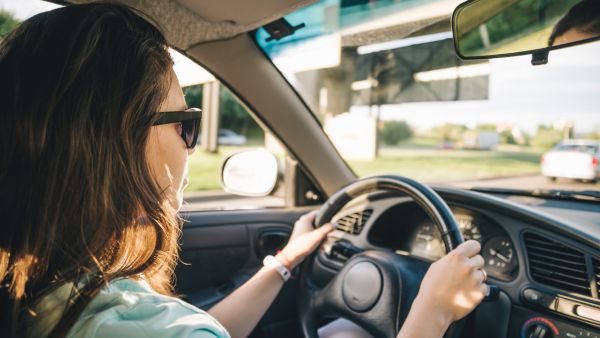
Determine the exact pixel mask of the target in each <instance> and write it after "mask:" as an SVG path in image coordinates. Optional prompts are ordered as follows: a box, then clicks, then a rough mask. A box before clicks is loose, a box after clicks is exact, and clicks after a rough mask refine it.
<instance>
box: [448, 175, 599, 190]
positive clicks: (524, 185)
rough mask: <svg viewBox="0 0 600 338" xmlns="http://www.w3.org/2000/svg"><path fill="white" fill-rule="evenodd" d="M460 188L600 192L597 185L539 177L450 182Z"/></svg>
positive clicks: (528, 176)
mask: <svg viewBox="0 0 600 338" xmlns="http://www.w3.org/2000/svg"><path fill="white" fill-rule="evenodd" d="M450 185H451V186H455V187H460V188H473V187H482V188H505V189H523V190H534V189H560V190H600V182H599V183H582V182H577V181H574V180H567V179H558V180H557V181H556V182H552V181H550V180H548V179H547V178H545V177H543V176H541V175H527V176H514V177H504V178H494V179H484V180H474V181H461V182H452V183H451V184H450Z"/></svg>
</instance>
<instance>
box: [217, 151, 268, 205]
mask: <svg viewBox="0 0 600 338" xmlns="http://www.w3.org/2000/svg"><path fill="white" fill-rule="evenodd" d="M278 178H279V166H278V163H277V158H276V157H275V155H273V154H271V153H270V152H268V151H266V150H264V149H257V150H248V151H243V152H241V153H237V154H234V155H231V156H229V157H228V158H227V159H226V160H225V162H223V168H222V171H221V179H222V183H223V188H224V189H225V191H227V192H229V193H232V194H236V195H241V196H253V197H261V196H268V195H270V194H271V193H272V192H273V191H274V190H275V188H276V187H277V182H278Z"/></svg>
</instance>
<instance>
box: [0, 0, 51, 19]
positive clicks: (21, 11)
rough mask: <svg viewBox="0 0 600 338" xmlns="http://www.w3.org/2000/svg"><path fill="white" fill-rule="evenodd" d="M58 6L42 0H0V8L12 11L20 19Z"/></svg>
mask: <svg viewBox="0 0 600 338" xmlns="http://www.w3.org/2000/svg"><path fill="white" fill-rule="evenodd" d="M57 7H60V6H59V5H56V4H53V3H49V2H45V1H40V0H0V9H4V10H6V11H8V12H10V13H12V14H13V15H14V16H15V17H16V18H17V19H19V20H25V19H27V18H28V17H30V16H33V15H35V14H38V13H41V12H45V11H49V10H51V9H54V8H57Z"/></svg>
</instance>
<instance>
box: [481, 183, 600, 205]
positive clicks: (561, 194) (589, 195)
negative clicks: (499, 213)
mask: <svg viewBox="0 0 600 338" xmlns="http://www.w3.org/2000/svg"><path fill="white" fill-rule="evenodd" d="M469 190H472V191H477V192H483V193H494V194H505V195H519V196H533V197H543V198H554V199H566V200H578V201H594V202H600V191H597V190H582V191H575V190H560V189H535V190H522V189H505V188H485V187H473V188H471V189H469Z"/></svg>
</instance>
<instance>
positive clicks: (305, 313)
mask: <svg viewBox="0 0 600 338" xmlns="http://www.w3.org/2000/svg"><path fill="white" fill-rule="evenodd" d="M377 191H391V192H398V193H402V194H405V195H408V196H409V197H411V198H412V199H413V200H414V201H415V202H416V203H417V204H418V205H419V206H421V207H422V208H423V210H424V211H425V212H426V213H427V214H428V215H429V217H430V218H431V219H432V220H433V222H434V224H435V225H436V227H437V228H438V230H439V231H440V234H441V235H442V241H443V243H444V246H445V248H446V252H450V251H452V250H453V249H454V248H456V247H457V246H458V245H460V244H461V243H463V242H464V239H463V237H462V234H461V232H460V228H459V226H458V223H457V222H456V220H455V218H454V215H453V214H452V211H451V210H450V207H449V206H448V205H447V204H446V202H444V200H443V199H442V198H441V197H440V196H439V195H438V194H437V193H436V192H435V191H433V190H432V189H431V188H429V187H428V186H426V185H424V184H422V183H419V182H417V181H415V180H412V179H410V178H407V177H403V176H396V175H377V176H370V177H366V178H363V179H360V180H357V181H355V182H353V183H351V184H349V185H348V186H346V187H344V188H342V189H341V190H339V191H338V192H337V193H335V194H334V195H332V196H331V197H330V198H329V199H328V200H327V201H326V202H325V203H324V204H323V206H322V207H321V208H320V210H319V212H318V213H317V215H316V217H315V224H314V226H315V227H320V226H323V225H324V224H326V223H328V222H330V221H331V219H332V218H333V216H334V215H335V214H337V213H338V212H339V211H340V210H341V209H342V208H343V207H344V206H345V205H347V204H348V203H349V202H350V201H352V200H354V199H356V198H358V197H360V196H363V195H365V194H368V193H372V192H377ZM376 253H380V252H378V251H377V252H376ZM316 255H317V252H315V253H313V254H312V255H311V256H310V257H308V258H307V259H306V260H305V262H304V264H303V266H302V270H301V275H300V291H301V292H300V299H299V305H300V323H301V326H302V331H303V334H304V336H305V337H307V338H318V333H317V328H316V324H317V323H316V318H315V316H317V315H318V310H316V309H315V308H317V307H319V306H320V305H315V303H323V302H324V301H322V300H321V299H328V298H329V299H330V298H331V297H328V295H327V294H326V293H328V292H329V293H331V292H336V291H335V290H337V289H339V288H340V287H339V285H340V283H342V284H343V282H339V281H338V280H337V279H339V278H338V276H339V275H341V274H342V273H344V274H345V275H348V271H345V269H346V267H347V266H349V265H356V264H349V263H351V261H352V260H355V261H360V262H362V263H364V261H366V262H369V263H370V264H373V265H375V266H377V269H379V270H380V273H381V270H384V273H383V275H384V276H383V280H385V283H387V288H388V291H387V292H388V294H386V295H387V297H388V298H394V297H398V302H397V303H398V304H396V305H397V306H398V309H397V311H396V312H397V313H398V314H399V313H400V306H401V304H400V302H402V303H406V302H409V303H412V299H414V296H415V295H416V292H415V290H414V289H415V288H416V289H417V290H418V286H419V285H420V279H419V278H421V279H422V275H424V272H425V271H426V269H425V270H423V267H422V265H418V264H417V265H412V266H413V267H411V268H410V269H413V270H415V271H418V272H415V276H416V277H409V278H405V277H402V276H400V275H401V273H406V271H404V272H401V271H400V270H403V269H404V270H406V268H405V267H397V266H396V267H391V265H394V264H393V263H390V260H393V259H395V258H392V255H386V254H381V253H380V254H374V253H367V254H364V255H363V254H360V255H357V256H360V257H357V256H354V257H352V258H351V259H350V260H348V262H346V265H345V266H344V268H342V269H341V270H340V271H338V273H337V274H336V276H335V277H334V278H333V279H332V280H331V281H330V283H329V284H328V285H327V286H325V287H322V288H318V287H316V286H315V284H314V283H313V282H312V276H311V271H312V266H313V264H314V262H315V257H316ZM409 260H410V259H409ZM402 264H404V265H406V266H411V264H412V263H411V262H404V263H402ZM351 268H352V267H351ZM351 268H350V269H351ZM410 269H409V270H410ZM385 271H388V272H385ZM394 271H395V272H394ZM408 273H409V274H410V271H409V272H408ZM418 276H420V277H418ZM340 278H345V277H340ZM415 279H419V280H418V283H416V281H415ZM333 284H335V287H333V286H331V285H333ZM393 284H397V285H398V286H397V287H396V286H394V285H393ZM400 284H404V285H402V286H400ZM407 286H409V287H410V288H412V290H406V291H405V290H404V288H406V287H407ZM342 287H343V286H342ZM400 288H402V291H405V292H408V293H409V295H407V296H405V295H404V294H403V293H402V292H400V290H398V291H397V292H395V289H400ZM334 289H335V290H334ZM331 290H334V291H331ZM337 292H338V293H339V291H337ZM381 297H382V298H383V296H381ZM411 297H412V299H411ZM338 298H339V297H338ZM400 299H402V301H400ZM325 302H326V300H325ZM378 302H379V300H378ZM382 302H383V300H382ZM336 303H341V302H340V301H337V302H336ZM394 304H395V303H394ZM396 305H393V304H391V305H390V304H388V305H386V308H390V309H392V308H393V307H394V306H396ZM338 306H341V305H339V304H338ZM342 312H344V311H342ZM390 312H391V313H389V316H390V317H392V318H391V320H394V319H393V315H394V314H395V312H393V310H390ZM405 312H406V313H407V310H406V309H405ZM344 313H346V314H348V312H344ZM353 313H354V312H353V311H350V312H349V314H350V315H352V314H353ZM338 314H340V313H339V312H338ZM356 315H357V316H363V315H364V314H356ZM397 318H401V316H399V315H398V316H397ZM348 319H351V318H348ZM394 321H395V320H394ZM402 321H403V320H402ZM400 326H401V323H395V325H394V328H393V331H394V334H393V336H395V334H397V330H398V329H399V327H400ZM375 330H376V329H375ZM391 330H392V329H388V330H387V331H386V332H387V333H382V332H384V331H377V332H378V335H384V336H390V332H391Z"/></svg>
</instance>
